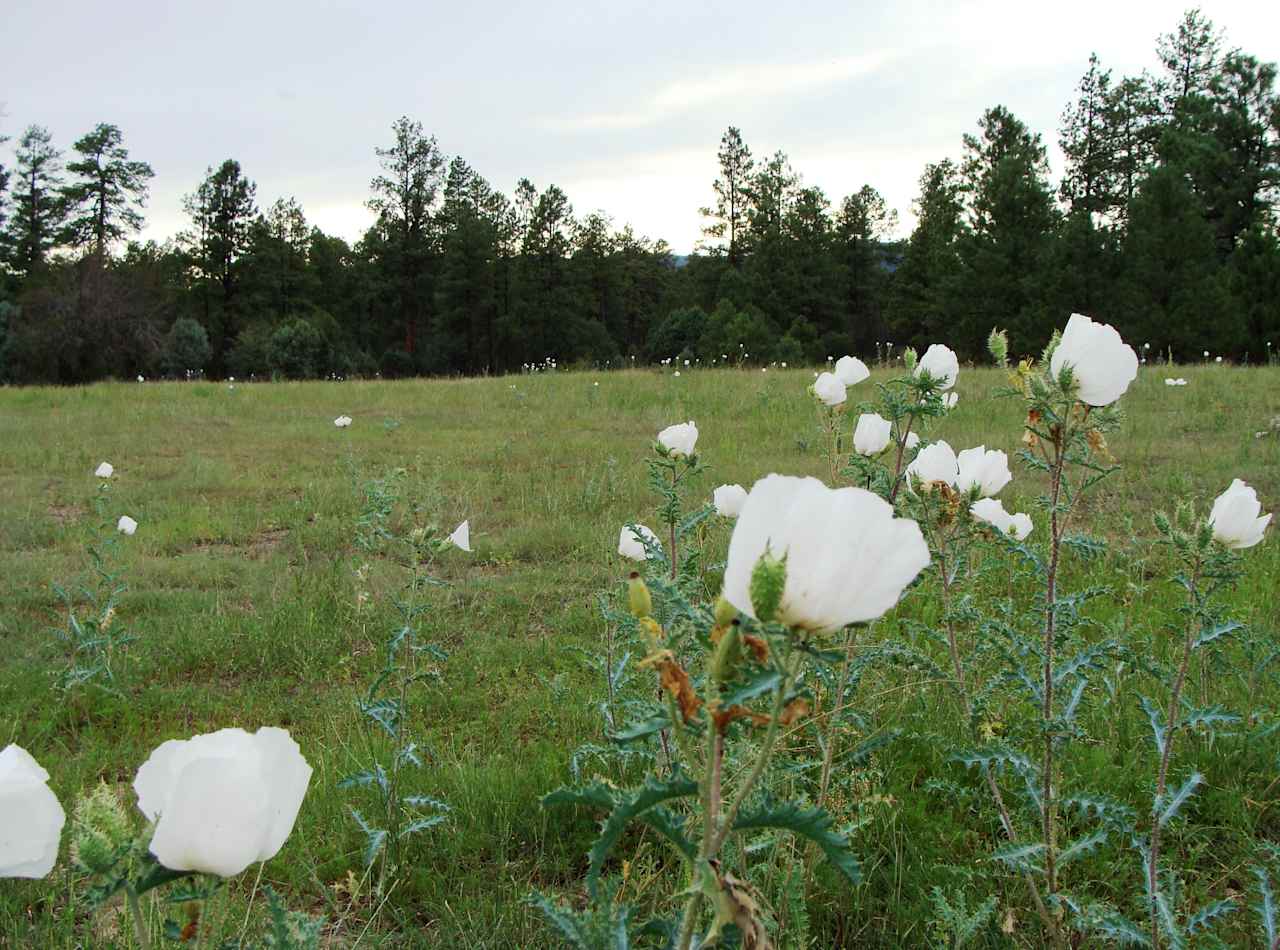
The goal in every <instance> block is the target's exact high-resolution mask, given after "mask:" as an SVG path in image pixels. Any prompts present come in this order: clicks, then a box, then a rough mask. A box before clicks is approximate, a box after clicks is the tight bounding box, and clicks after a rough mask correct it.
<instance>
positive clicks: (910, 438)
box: [902, 432, 920, 452]
mask: <svg viewBox="0 0 1280 950" xmlns="http://www.w3.org/2000/svg"><path fill="white" fill-rule="evenodd" d="M919 444H920V433H919V432H908V433H907V439H906V441H905V442H904V443H903V444H902V447H903V448H904V449H906V450H907V451H908V452H909V451H911V450H912V449H914V448H915V447H916V446H917V445H919Z"/></svg>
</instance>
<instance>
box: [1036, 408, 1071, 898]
mask: <svg viewBox="0 0 1280 950" xmlns="http://www.w3.org/2000/svg"><path fill="white" fill-rule="evenodd" d="M1066 443H1067V433H1066V431H1065V423H1063V424H1060V425H1059V426H1058V428H1057V429H1056V431H1055V432H1054V441H1053V448H1054V456H1053V467H1052V468H1051V469H1050V480H1051V481H1050V491H1049V570H1048V574H1047V576H1046V579H1045V605H1044V668H1043V681H1042V684H1041V689H1042V693H1043V705H1042V707H1041V728H1042V729H1043V731H1044V755H1043V760H1042V762H1041V777H1040V778H1041V783H1042V784H1041V806H1040V810H1041V818H1042V825H1043V829H1042V830H1043V835H1044V859H1045V860H1044V871H1045V884H1046V887H1047V888H1048V893H1049V897H1050V899H1052V898H1053V897H1054V896H1055V895H1056V894H1057V892H1058V872H1057V867H1056V861H1057V840H1056V838H1057V818H1058V814H1057V812H1058V808H1057V802H1056V801H1055V800H1054V790H1053V768H1054V763H1053V729H1052V724H1053V648H1054V638H1055V636H1056V633H1057V629H1056V628H1057V608H1058V604H1057V599H1058V561H1059V557H1060V554H1061V550H1062V532H1063V529H1064V528H1065V523H1064V521H1063V520H1062V519H1060V518H1059V517H1058V505H1059V502H1060V501H1061V498H1062V469H1063V466H1064V465H1065V464H1066V457H1067V449H1066Z"/></svg>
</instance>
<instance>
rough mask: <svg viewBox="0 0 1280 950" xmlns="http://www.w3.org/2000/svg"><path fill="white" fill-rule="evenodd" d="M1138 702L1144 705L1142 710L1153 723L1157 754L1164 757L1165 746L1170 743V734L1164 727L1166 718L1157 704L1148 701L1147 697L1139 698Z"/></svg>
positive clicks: (1152, 730) (1152, 729) (1152, 728)
mask: <svg viewBox="0 0 1280 950" xmlns="http://www.w3.org/2000/svg"><path fill="white" fill-rule="evenodd" d="M1138 702H1140V703H1141V704H1142V709H1143V711H1144V712H1145V713H1146V714H1147V719H1148V721H1149V722H1150V723H1151V734H1152V736H1154V737H1155V741H1156V752H1157V753H1158V754H1159V755H1164V744H1165V743H1166V742H1167V741H1168V733H1167V732H1166V731H1165V726H1164V716H1163V715H1162V714H1161V712H1160V710H1159V709H1157V708H1156V705H1155V703H1153V702H1152V701H1151V700H1149V699H1147V697H1145V696H1139V697H1138Z"/></svg>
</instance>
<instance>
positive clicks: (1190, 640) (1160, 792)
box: [1147, 560, 1200, 950]
mask: <svg viewBox="0 0 1280 950" xmlns="http://www.w3.org/2000/svg"><path fill="white" fill-rule="evenodd" d="M1199 579H1200V563H1199V561H1198V560H1197V562H1196V566H1195V570H1194V571H1193V572H1192V575H1191V585H1190V588H1189V590H1188V593H1187V598H1188V600H1190V602H1191V609H1192V615H1191V620H1190V622H1188V624H1187V635H1186V637H1185V638H1184V639H1183V641H1182V662H1181V663H1179V664H1178V675H1177V676H1175V677H1174V680H1173V689H1172V690H1171V691H1170V692H1169V711H1168V712H1167V713H1166V714H1165V719H1164V729H1165V736H1164V748H1162V749H1161V750H1160V768H1159V770H1158V771H1157V772H1156V797H1155V800H1154V802H1153V803H1152V809H1151V847H1150V848H1149V849H1148V851H1147V887H1148V888H1149V890H1150V893H1151V906H1150V908H1149V912H1150V917H1151V946H1152V948H1153V950H1160V927H1159V917H1158V914H1157V908H1156V887H1157V884H1158V881H1157V878H1156V875H1157V872H1158V870H1159V864H1160V817H1159V815H1158V814H1157V813H1158V811H1159V808H1160V801H1161V799H1163V798H1164V793H1165V789H1166V787H1167V783H1168V779H1169V759H1170V757H1171V755H1172V753H1173V737H1174V736H1175V735H1176V734H1177V730H1178V720H1180V719H1181V718H1182V716H1181V708H1182V707H1181V706H1180V705H1179V702H1180V701H1181V699H1182V687H1183V685H1184V684H1185V683H1186V679H1187V669H1188V668H1189V667H1190V666H1191V652H1192V650H1193V649H1195V635H1196V633H1197V632H1198V628H1199V623H1198V621H1197V616H1196V611H1197V607H1198V606H1199V605H1198V599H1199V596H1198V588H1197V584H1198V582H1199Z"/></svg>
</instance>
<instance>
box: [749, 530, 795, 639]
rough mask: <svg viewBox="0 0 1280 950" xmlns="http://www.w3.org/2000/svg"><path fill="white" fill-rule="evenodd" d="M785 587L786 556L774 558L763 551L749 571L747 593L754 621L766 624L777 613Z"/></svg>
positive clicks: (769, 553)
mask: <svg viewBox="0 0 1280 950" xmlns="http://www.w3.org/2000/svg"><path fill="white" fill-rule="evenodd" d="M786 586H787V556H786V555H785V554H784V555H783V556H782V557H780V558H777V557H774V556H773V554H772V553H771V552H770V551H769V550H768V548H766V549H765V552H764V554H762V555H760V560H758V561H756V566H755V568H754V569H753V570H752V571H751V584H750V586H749V587H748V593H749V594H750V596H751V607H752V609H754V610H755V612H756V619H757V620H759V621H760V622H761V623H768V622H769V621H770V620H772V619H773V618H774V617H775V616H777V613H778V607H780V606H781V605H782V591H783V589H784V588H785V587H786Z"/></svg>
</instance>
